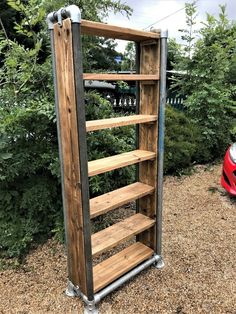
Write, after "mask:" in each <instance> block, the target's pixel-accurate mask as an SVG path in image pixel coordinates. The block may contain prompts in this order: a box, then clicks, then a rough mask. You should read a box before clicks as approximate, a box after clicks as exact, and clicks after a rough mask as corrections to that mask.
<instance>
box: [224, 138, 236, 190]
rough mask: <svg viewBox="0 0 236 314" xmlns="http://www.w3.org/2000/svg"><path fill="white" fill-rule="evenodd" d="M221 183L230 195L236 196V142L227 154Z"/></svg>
mask: <svg viewBox="0 0 236 314" xmlns="http://www.w3.org/2000/svg"><path fill="white" fill-rule="evenodd" d="M221 185H222V186H223V187H224V188H225V189H226V191H227V192H229V194H230V195H232V196H236V143H234V144H232V145H231V146H230V147H229V148H228V150H227V152H226V154H225V158H224V164H223V171H222V176H221Z"/></svg>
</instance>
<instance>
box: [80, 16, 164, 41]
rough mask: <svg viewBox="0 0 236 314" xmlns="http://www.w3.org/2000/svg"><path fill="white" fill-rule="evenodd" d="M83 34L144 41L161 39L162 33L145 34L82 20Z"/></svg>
mask: <svg viewBox="0 0 236 314" xmlns="http://www.w3.org/2000/svg"><path fill="white" fill-rule="evenodd" d="M81 33H82V34H85V35H93V36H101V37H106V38H116V39H123V40H130V41H142V40H147V39H159V38H160V32H158V33H156V32H155V33H154V32H145V31H140V30H136V29H131V28H126V27H120V26H115V25H110V24H109V25H108V24H104V23H99V22H91V21H87V20H81Z"/></svg>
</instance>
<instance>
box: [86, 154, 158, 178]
mask: <svg viewBox="0 0 236 314" xmlns="http://www.w3.org/2000/svg"><path fill="white" fill-rule="evenodd" d="M155 157H156V154H155V153H153V152H149V151H146V150H138V149H137V150H133V151H131V152H127V153H122V154H119V155H115V156H111V157H105V158H101V159H97V160H92V161H89V162H88V175H89V176H90V177H91V176H95V175H97V174H100V173H104V172H107V171H111V170H114V169H118V168H122V167H126V166H129V165H133V164H136V163H138V162H141V161H145V160H150V159H154V158H155Z"/></svg>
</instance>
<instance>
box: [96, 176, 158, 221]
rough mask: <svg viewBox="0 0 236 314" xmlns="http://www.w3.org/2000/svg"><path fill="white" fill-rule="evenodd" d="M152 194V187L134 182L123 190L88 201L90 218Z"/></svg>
mask: <svg viewBox="0 0 236 314" xmlns="http://www.w3.org/2000/svg"><path fill="white" fill-rule="evenodd" d="M153 192H154V188H153V187H152V186H150V185H147V184H144V183H141V182H135V183H133V184H130V185H127V186H125V187H123V188H120V189H117V190H114V191H112V192H109V193H106V194H103V195H100V196H97V197H94V198H92V199H91V200H90V217H91V218H94V217H97V216H99V215H102V214H104V213H107V212H108V211H110V210H112V209H115V208H118V207H120V206H122V205H124V204H127V203H128V202H131V201H134V200H136V199H138V198H141V197H144V196H146V195H149V194H151V193H153Z"/></svg>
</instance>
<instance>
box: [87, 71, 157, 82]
mask: <svg viewBox="0 0 236 314" xmlns="http://www.w3.org/2000/svg"><path fill="white" fill-rule="evenodd" d="M83 79H84V80H87V81H89V80H91V81H92V80H96V81H156V80H159V73H156V74H150V75H149V74H143V75H141V74H107V73H84V74H83Z"/></svg>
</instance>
